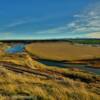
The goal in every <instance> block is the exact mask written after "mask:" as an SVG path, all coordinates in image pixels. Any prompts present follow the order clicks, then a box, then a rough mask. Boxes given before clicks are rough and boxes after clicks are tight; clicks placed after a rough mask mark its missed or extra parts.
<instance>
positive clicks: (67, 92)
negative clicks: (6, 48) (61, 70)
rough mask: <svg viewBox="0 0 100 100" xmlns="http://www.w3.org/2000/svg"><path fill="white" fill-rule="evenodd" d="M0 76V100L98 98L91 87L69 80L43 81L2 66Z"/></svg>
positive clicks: (86, 99)
mask: <svg viewBox="0 0 100 100" xmlns="http://www.w3.org/2000/svg"><path fill="white" fill-rule="evenodd" d="M0 74H1V75H0V95H1V99H0V100H8V98H9V100H15V99H16V98H17V99H18V98H23V99H21V100H24V99H25V98H28V99H29V98H31V99H32V100H99V97H100V96H99V95H98V94H96V93H95V92H93V91H91V89H92V87H90V88H86V87H87V86H88V85H87V84H86V83H83V82H80V81H74V80H72V79H69V78H65V80H64V81H63V82H60V81H56V80H52V79H43V78H40V77H36V76H34V75H30V74H18V73H15V72H12V71H9V70H7V69H5V68H3V67H2V66H0ZM5 98H6V99H5ZM29 100H30V99H29Z"/></svg>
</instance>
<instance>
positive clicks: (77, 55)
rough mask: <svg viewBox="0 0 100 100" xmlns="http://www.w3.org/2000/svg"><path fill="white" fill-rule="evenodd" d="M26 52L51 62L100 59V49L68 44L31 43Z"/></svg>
mask: <svg viewBox="0 0 100 100" xmlns="http://www.w3.org/2000/svg"><path fill="white" fill-rule="evenodd" d="M26 50H27V51H28V52H29V53H31V54H32V55H36V56H38V57H40V58H44V59H51V60H58V61H61V60H80V59H91V58H96V57H97V58H99V57H100V47H90V46H82V45H73V44H69V43H66V42H50V43H31V44H29V45H27V46H26Z"/></svg>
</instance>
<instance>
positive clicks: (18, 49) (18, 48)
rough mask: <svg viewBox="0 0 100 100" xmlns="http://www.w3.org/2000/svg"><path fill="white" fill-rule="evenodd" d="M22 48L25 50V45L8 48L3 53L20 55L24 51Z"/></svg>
mask: <svg viewBox="0 0 100 100" xmlns="http://www.w3.org/2000/svg"><path fill="white" fill-rule="evenodd" d="M24 48H25V44H16V45H13V46H12V47H10V48H7V49H6V50H5V51H6V52H7V53H21V52H23V51H24Z"/></svg>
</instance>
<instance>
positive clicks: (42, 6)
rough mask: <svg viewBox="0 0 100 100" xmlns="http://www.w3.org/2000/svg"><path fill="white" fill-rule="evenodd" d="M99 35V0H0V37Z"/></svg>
mask: <svg viewBox="0 0 100 100" xmlns="http://www.w3.org/2000/svg"><path fill="white" fill-rule="evenodd" d="M62 38H100V0H0V40H9V39H10V40H12V39H13V40H14V39H18V40H20V39H62Z"/></svg>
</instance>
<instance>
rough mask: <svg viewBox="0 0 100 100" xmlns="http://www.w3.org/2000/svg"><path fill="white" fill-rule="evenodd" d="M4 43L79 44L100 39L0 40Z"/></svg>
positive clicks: (96, 41)
mask: <svg viewBox="0 0 100 100" xmlns="http://www.w3.org/2000/svg"><path fill="white" fill-rule="evenodd" d="M0 42H5V43H31V42H69V43H79V44H100V39H89V38H88V39H84V38H82V39H47V40H46V39H45V40H0Z"/></svg>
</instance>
